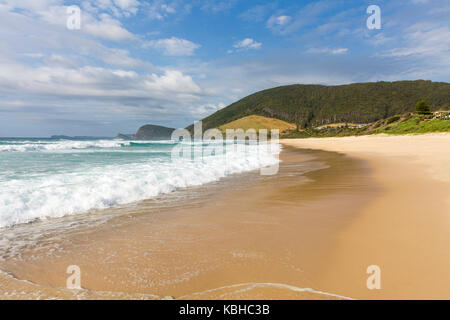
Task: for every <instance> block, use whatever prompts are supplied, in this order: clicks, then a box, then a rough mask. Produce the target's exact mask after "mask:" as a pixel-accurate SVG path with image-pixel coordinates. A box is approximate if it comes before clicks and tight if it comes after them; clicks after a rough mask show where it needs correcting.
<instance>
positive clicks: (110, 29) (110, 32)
mask: <svg viewBox="0 0 450 320" xmlns="http://www.w3.org/2000/svg"><path fill="white" fill-rule="evenodd" d="M82 30H83V31H84V32H86V33H88V34H91V35H94V36H96V37H100V38H105V39H108V40H113V41H121V40H127V39H134V38H135V36H134V35H133V34H131V33H130V32H129V31H128V30H126V29H124V28H123V27H122V25H121V23H120V21H119V20H116V19H113V18H112V17H111V16H110V15H108V14H106V13H103V14H101V15H100V20H90V21H89V20H88V22H87V23H84V24H83V25H82Z"/></svg>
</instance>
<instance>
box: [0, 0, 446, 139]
mask: <svg viewBox="0 0 450 320" xmlns="http://www.w3.org/2000/svg"><path fill="white" fill-rule="evenodd" d="M74 5H75V6H78V7H79V8H80V9H81V25H80V29H79V30H78V29H77V28H75V29H74V28H73V27H77V26H76V23H75V24H74V22H76V19H75V20H74V19H73V17H76V15H75V16H73V15H72V14H73V12H74V11H72V10H69V11H68V7H69V6H74ZM369 5H378V6H379V7H380V8H381V29H379V30H377V29H374V30H370V29H368V28H367V24H366V20H367V18H368V17H369V16H370V14H368V13H367V7H368V6H369ZM449 16H450V1H448V0H397V1H352V0H345V1H338V0H336V1H331V0H329V1H328V0H323V1H303V0H297V1H282V0H280V1H259V0H252V1H249V0H191V1H183V0H172V1H170V0H169V1H165V0H156V1H152V0H147V1H145V0H93V1H77V0H69V1H65V0H0V136H10V137H11V136H22V137H23V136H39V137H43V136H49V135H52V134H67V135H96V136H114V135H115V134H117V133H118V132H123V133H132V132H135V131H136V129H137V128H138V127H139V126H140V125H142V124H146V123H152V124H160V125H166V126H171V127H185V126H187V125H189V124H191V123H192V121H194V120H197V119H201V118H203V117H204V116H207V115H209V114H211V113H213V112H214V111H216V110H218V109H220V108H223V107H224V106H226V105H228V104H230V103H232V102H234V101H235V100H237V99H240V98H242V97H244V96H246V95H248V94H250V93H253V92H255V91H258V90H261V89H266V88H270V87H274V86H279V85H284V84H292V83H317V84H329V85H333V84H345V83H352V82H367V81H378V80H388V81H392V80H402V79H429V80H434V81H447V82H448V81H450V22H449V21H450V19H449V18H448V17H449ZM68 22H69V27H70V28H69V27H68Z"/></svg>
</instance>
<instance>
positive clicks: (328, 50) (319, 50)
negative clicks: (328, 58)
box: [306, 48, 348, 54]
mask: <svg viewBox="0 0 450 320" xmlns="http://www.w3.org/2000/svg"><path fill="white" fill-rule="evenodd" d="M306 53H324V54H346V53H348V48H310V49H308V50H307V51H306Z"/></svg>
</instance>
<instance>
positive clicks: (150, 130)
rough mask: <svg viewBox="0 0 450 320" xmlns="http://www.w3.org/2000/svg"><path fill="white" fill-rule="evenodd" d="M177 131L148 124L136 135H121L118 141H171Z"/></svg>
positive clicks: (118, 136)
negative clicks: (173, 133)
mask: <svg viewBox="0 0 450 320" xmlns="http://www.w3.org/2000/svg"><path fill="white" fill-rule="evenodd" d="M174 130H175V129H173V128H167V127H163V126H157V125H153V124H146V125H145V126H142V127H140V128H139V129H138V131H137V132H136V133H135V134H123V133H119V134H118V135H117V137H116V138H117V139H141V140H147V139H170V138H171V136H172V132H173V131H174Z"/></svg>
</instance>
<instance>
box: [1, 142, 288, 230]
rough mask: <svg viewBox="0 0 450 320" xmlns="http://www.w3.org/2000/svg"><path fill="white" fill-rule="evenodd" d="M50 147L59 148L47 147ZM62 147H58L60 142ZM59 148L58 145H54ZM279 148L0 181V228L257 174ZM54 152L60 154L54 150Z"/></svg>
mask: <svg viewBox="0 0 450 320" xmlns="http://www.w3.org/2000/svg"><path fill="white" fill-rule="evenodd" d="M120 143H123V141H117V140H110V141H106V140H105V141H81V142H80V141H70V142H64V143H62V144H63V145H64V148H65V149H67V148H69V146H70V148H79V147H80V146H82V147H83V148H87V147H88V146H90V145H95V147H98V146H99V145H100V146H102V147H104V148H108V147H109V145H111V146H117V145H118V144H120ZM50 145H53V146H55V145H58V144H46V146H47V147H49V146H50ZM60 145H61V143H60ZM55 148H58V147H55ZM280 148H281V147H280V146H279V145H272V148H267V146H266V145H251V146H247V147H246V148H245V151H244V150H242V149H238V150H235V149H234V148H232V147H231V146H227V148H226V149H227V152H226V156H225V155H213V156H209V157H207V158H204V159H194V160H186V159H178V160H175V161H171V160H170V158H169V157H167V156H166V157H165V158H163V157H153V158H152V157H149V158H148V161H147V160H146V161H140V162H137V163H132V164H114V163H108V164H105V165H97V166H94V165H92V166H88V167H87V168H88V169H86V166H85V167H83V168H84V169H82V170H81V169H80V170H75V171H70V172H69V171H68V172H57V173H52V174H48V175H47V174H45V175H33V174H30V175H29V178H27V177H26V178H20V179H9V180H3V181H2V180H1V179H0V227H5V226H11V225H14V224H18V223H26V222H29V221H32V220H35V219H38V218H41V219H43V218H51V217H61V216H64V215H70V214H76V213H83V212H88V211H90V210H93V209H102V208H108V207H111V206H115V205H120V204H126V203H132V202H135V201H139V200H143V199H148V198H151V197H154V196H157V195H159V194H162V193H168V192H171V191H173V190H175V189H177V188H184V187H189V186H195V185H201V184H205V183H208V182H212V181H216V180H218V179H220V178H222V177H225V176H227V175H230V174H233V173H240V172H244V171H251V170H256V169H259V168H261V167H265V166H269V165H275V164H277V163H278V161H279V160H278V157H277V154H278V153H279V152H280ZM54 150H61V148H60V149H54Z"/></svg>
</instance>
